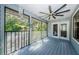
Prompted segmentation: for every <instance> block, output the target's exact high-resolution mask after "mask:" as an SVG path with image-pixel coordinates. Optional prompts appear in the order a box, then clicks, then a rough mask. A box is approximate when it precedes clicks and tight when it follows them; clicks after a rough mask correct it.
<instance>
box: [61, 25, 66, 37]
mask: <svg viewBox="0 0 79 59" xmlns="http://www.w3.org/2000/svg"><path fill="white" fill-rule="evenodd" d="M60 32H61V37H67V24H61V29H60Z"/></svg>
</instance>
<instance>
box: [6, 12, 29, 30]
mask: <svg viewBox="0 0 79 59" xmlns="http://www.w3.org/2000/svg"><path fill="white" fill-rule="evenodd" d="M27 28H28V23H26V22H22V21H20V18H19V17H18V16H15V15H11V14H9V13H6V24H5V31H22V30H27Z"/></svg>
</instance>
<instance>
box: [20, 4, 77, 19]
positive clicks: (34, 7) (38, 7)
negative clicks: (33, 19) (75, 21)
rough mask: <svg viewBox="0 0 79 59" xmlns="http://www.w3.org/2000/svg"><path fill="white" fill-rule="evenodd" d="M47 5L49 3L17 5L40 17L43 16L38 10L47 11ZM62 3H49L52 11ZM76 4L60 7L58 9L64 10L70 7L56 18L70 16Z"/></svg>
mask: <svg viewBox="0 0 79 59" xmlns="http://www.w3.org/2000/svg"><path fill="white" fill-rule="evenodd" d="M49 5H50V4H20V5H19V6H21V7H23V8H24V9H26V10H27V11H29V12H31V13H33V14H35V15H37V16H39V17H40V16H43V14H41V13H40V12H46V13H48V12H49V11H48V6H49ZM62 5H63V4H51V7H52V11H53V12H54V11H55V10H57V9H58V8H60V7H61V6H62ZM77 6H78V5H77V4H67V6H66V7H64V8H62V9H61V10H60V11H64V10H67V9H70V11H69V12H66V13H62V14H63V15H64V16H57V17H56V19H63V18H68V17H71V15H72V13H73V12H74V11H75V9H76V8H77ZM42 18H43V19H45V20H46V19H47V18H45V17H42Z"/></svg>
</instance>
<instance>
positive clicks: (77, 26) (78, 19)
mask: <svg viewBox="0 0 79 59" xmlns="http://www.w3.org/2000/svg"><path fill="white" fill-rule="evenodd" d="M73 37H74V38H75V39H76V40H77V41H79V11H78V12H77V13H76V14H75V15H74V17H73Z"/></svg>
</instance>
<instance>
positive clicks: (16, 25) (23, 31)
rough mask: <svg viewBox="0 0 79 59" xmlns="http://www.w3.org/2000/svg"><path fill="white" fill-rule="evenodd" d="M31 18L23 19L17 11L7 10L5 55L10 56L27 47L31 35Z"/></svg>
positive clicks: (25, 17) (24, 16)
mask: <svg viewBox="0 0 79 59" xmlns="http://www.w3.org/2000/svg"><path fill="white" fill-rule="evenodd" d="M28 20H29V16H27V15H25V14H24V15H23V19H21V17H20V15H19V13H18V12H17V11H15V10H12V9H9V8H5V23H4V25H5V32H4V34H5V54H10V53H11V52H14V51H16V50H18V49H20V48H22V47H24V46H26V45H27V41H28V33H29V22H28Z"/></svg>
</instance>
